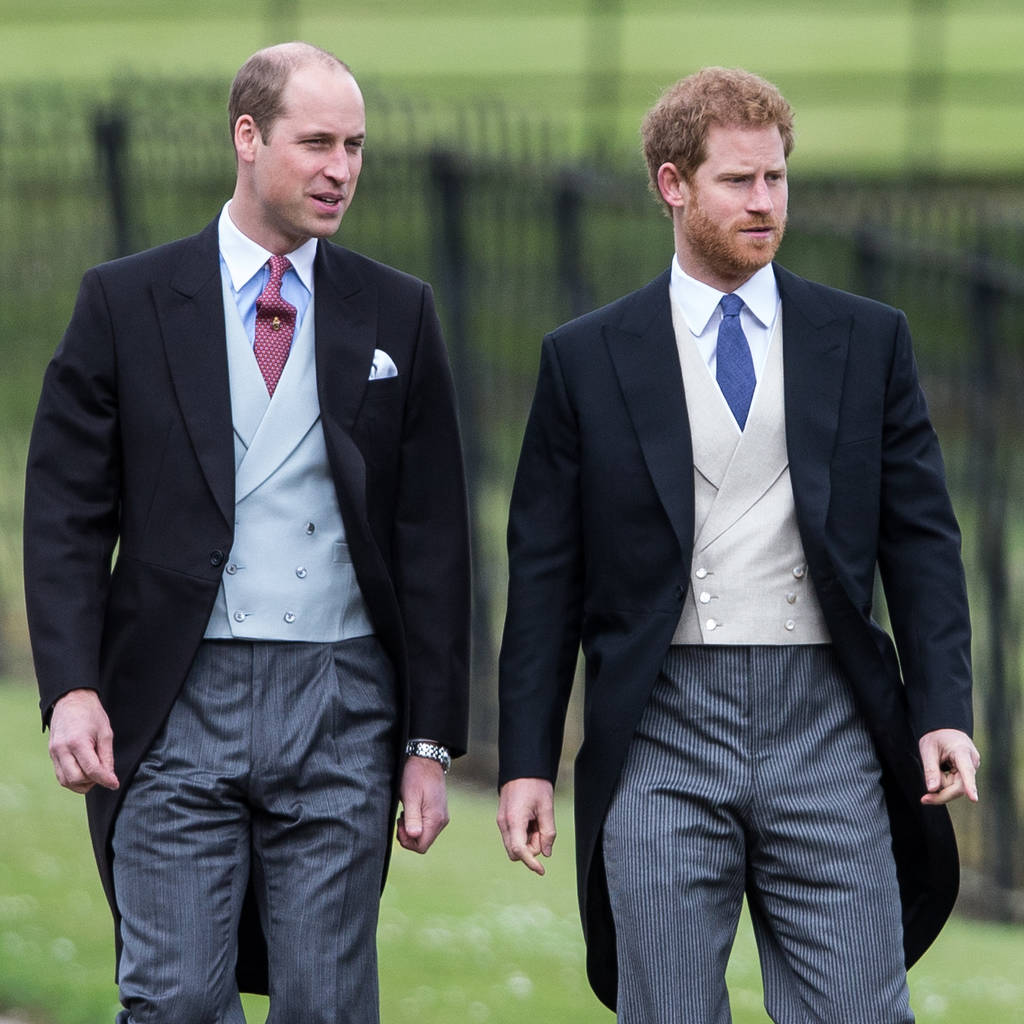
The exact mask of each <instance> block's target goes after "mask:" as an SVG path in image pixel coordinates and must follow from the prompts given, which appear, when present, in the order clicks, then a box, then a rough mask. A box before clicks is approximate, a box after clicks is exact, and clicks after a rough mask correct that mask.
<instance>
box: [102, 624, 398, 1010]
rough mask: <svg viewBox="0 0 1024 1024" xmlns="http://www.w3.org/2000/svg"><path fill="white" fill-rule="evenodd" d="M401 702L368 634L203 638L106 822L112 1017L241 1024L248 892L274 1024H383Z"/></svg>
mask: <svg viewBox="0 0 1024 1024" xmlns="http://www.w3.org/2000/svg"><path fill="white" fill-rule="evenodd" d="M395 714H396V695H395V683H394V674H393V670H392V667H391V663H390V661H389V659H388V657H387V655H386V654H385V653H384V650H383V648H381V646H380V643H379V642H378V640H377V639H376V637H372V636H371V637H359V638H357V639H354V640H346V641H343V642H341V643H337V644H312V643H274V642H258V643H246V642H237V641H216V640H215V641H207V642H205V643H204V644H203V645H202V646H201V647H200V649H199V653H198V655H197V656H196V659H195V662H194V663H193V665H192V669H191V671H190V673H189V676H188V678H187V680H186V682H185V685H184V687H183V689H182V692H181V694H180V696H179V697H178V700H177V702H176V703H175V705H174V707H173V708H172V710H171V714H170V716H169V718H168V720H167V724H166V726H165V728H164V730H163V732H162V733H161V735H160V736H159V737H158V738H157V740H156V742H155V743H154V745H153V747H152V749H151V750H150V751H149V753H148V755H147V756H146V758H145V759H144V761H143V763H142V765H141V766H140V768H139V771H138V773H137V774H136V776H135V778H134V779H133V780H132V783H131V786H130V788H129V789H128V792H127V794H126V795H125V801H124V806H123V807H122V809H121V812H120V814H119V816H118V819H117V824H116V826H115V830H114V843H113V845H114V885H115V891H116V893H117V902H118V907H119V909H120V911H121V913H122V916H123V920H122V925H121V937H122V939H123V940H124V952H123V954H122V956H121V962H120V969H119V976H118V984H119V987H120V993H121V1001H122V1003H123V1004H124V1005H125V1007H126V1010H125V1011H123V1012H122V1013H121V1014H120V1015H119V1016H118V1018H117V1019H118V1022H119V1024H122V1022H123V1024H244V1022H245V1017H244V1016H243V1014H242V1006H241V1002H240V1000H239V996H238V989H237V987H236V985H235V977H234V968H235V960H236V956H237V950H238V946H237V927H238V915H239V912H240V909H241V903H242V897H243V895H244V893H245V889H246V886H247V884H248V883H249V879H250V872H251V875H252V879H253V882H254V884H255V892H256V896H257V901H258V903H259V909H260V915H261V918H262V922H263V930H264V934H265V935H266V937H267V945H268V949H269V955H270V1016H269V1017H268V1022H269V1024H295V1022H298V1021H302V1022H303V1024H314V1022H315V1024H375V1022H377V1021H378V1020H379V1009H378V989H377V957H376V942H375V936H376V925H377V908H378V900H379V895H380V880H381V873H382V870H383V863H384V854H385V850H386V847H387V842H388V831H389V823H388V814H389V809H390V790H391V772H392V766H393V760H394V737H393V729H394V728H395Z"/></svg>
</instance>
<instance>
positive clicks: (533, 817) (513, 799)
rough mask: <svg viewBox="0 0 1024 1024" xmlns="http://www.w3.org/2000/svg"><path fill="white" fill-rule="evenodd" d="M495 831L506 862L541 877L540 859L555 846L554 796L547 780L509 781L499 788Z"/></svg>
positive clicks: (548, 854)
mask: <svg viewBox="0 0 1024 1024" xmlns="http://www.w3.org/2000/svg"><path fill="white" fill-rule="evenodd" d="M498 828H499V829H500V831H501V839H502V842H504V844H505V851H506V853H508V859H509V860H521V861H522V862H523V863H524V864H525V865H526V866H527V867H528V868H529V869H530V870H531V871H535V872H536V873H537V874H538V875H543V874H544V865H543V864H541V862H540V860H539V858H540V857H541V856H544V857H550V856H551V850H552V847H553V846H554V845H555V834H556V833H555V794H554V787H553V786H552V785H551V783H550V782H548V780H547V779H512V780H511V781H510V782H506V783H505V785H504V786H502V787H501V794H500V797H499V800H498Z"/></svg>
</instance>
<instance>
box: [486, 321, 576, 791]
mask: <svg viewBox="0 0 1024 1024" xmlns="http://www.w3.org/2000/svg"><path fill="white" fill-rule="evenodd" d="M579 443H580V442H579V431H578V427H577V420H576V417H575V415H574V413H573V409H572V406H571V403H570V400H569V395H568V393H567V389H566V384H565V380H564V377H563V373H562V368H561V366H560V364H559V358H558V352H557V349H556V346H555V342H554V340H553V339H552V338H551V337H548V338H546V339H545V341H544V345H543V347H542V350H541V364H540V373H539V377H538V382H537V389H536V393H535V395H534V399H533V406H532V409H531V411H530V416H529V420H528V422H527V426H526V433H525V436H524V438H523V445H522V451H521V454H520V457H519V467H518V469H517V471H516V479H515V486H514V488H513V493H512V502H511V507H510V513H509V525H508V557H509V587H508V608H507V614H506V619H505V631H504V636H503V639H502V645H501V659H500V670H499V691H500V740H499V760H500V764H499V782H500V783H501V784H504V783H505V782H507V781H509V780H510V779H516V778H525V777H533V778H546V779H549V780H551V781H552V782H554V780H555V777H556V775H557V772H558V762H559V757H560V755H561V749H562V737H563V732H564V727H565V716H566V708H567V706H568V702H569V695H570V692H571V689H572V684H573V678H574V675H575V668H576V661H577V656H578V652H579V645H580V633H581V627H582V608H583V599H582V592H583V536H582V521H581V514H580V513H581V502H580V452H579Z"/></svg>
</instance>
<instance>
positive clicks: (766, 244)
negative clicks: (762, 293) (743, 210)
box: [682, 188, 786, 282]
mask: <svg viewBox="0 0 1024 1024" xmlns="http://www.w3.org/2000/svg"><path fill="white" fill-rule="evenodd" d="M682 228H683V232H684V237H685V240H686V243H687V246H688V248H689V251H690V252H691V253H693V254H694V255H695V256H696V257H697V258H698V259H700V261H701V262H702V263H703V264H704V266H705V267H706V268H707V269H708V270H710V271H711V272H712V274H713V276H714V277H715V278H719V279H724V280H738V281H741V282H742V281H745V280H746V279H747V278H748V277H750V276H751V275H752V274H754V273H756V272H757V271H758V270H760V269H761V268H762V267H763V266H766V265H767V264H769V263H771V261H772V260H773V259H774V258H775V253H776V252H777V251H778V248H779V245H780V244H781V242H782V236H783V235H784V234H785V232H786V218H785V217H783V218H782V219H781V220H779V218H777V217H756V216H748V217H745V218H744V220H743V222H742V223H740V224H730V225H727V226H722V225H721V224H719V223H717V222H716V221H714V220H713V219H712V218H711V217H709V216H708V214H707V213H706V212H705V210H704V207H703V206H702V205H701V201H700V191H699V190H698V189H696V188H693V189H692V192H691V199H690V202H689V203H687V205H686V209H685V210H684V212H683V222H682ZM750 229H760V230H765V229H767V230H769V231H770V234H768V235H767V236H764V235H753V234H744V232H745V231H748V230H750Z"/></svg>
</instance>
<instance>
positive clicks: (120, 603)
mask: <svg viewBox="0 0 1024 1024" xmlns="http://www.w3.org/2000/svg"><path fill="white" fill-rule="evenodd" d="M218 259H219V257H218V235H217V223H216V221H215V222H214V223H212V224H210V225H209V226H208V227H207V228H206V229H205V230H204V231H203V232H202V233H201V234H199V235H197V236H195V237H192V238H187V239H184V240H182V241H178V242H174V243H171V244H169V245H166V246H161V247H159V248H157V249H154V250H150V251H148V252H145V253H141V254H138V255H135V256H130V257H128V258H126V259H122V260H118V261H115V262H113V263H109V264H105V265H103V266H100V267H97V268H94V269H92V270H90V271H89V272H88V273H87V274H86V275H85V277H84V279H83V282H82V286H81V290H80V293H79V296H78V301H77V304H76V306H75V310H74V314H73V316H72V319H71V322H70V324H69V326H68V329H67V332H66V333H65V335H64V338H63V340H62V342H61V344H60V347H59V348H58V350H57V352H56V355H55V356H54V358H53V361H52V362H51V364H50V366H49V368H48V370H47V373H46V377H45V381H44V384H43V391H42V397H41V399H40V403H39V408H38V412H37V415H36V420H35V426H34V428H33V433H32V440H31V445H30V449H29V457H28V471H27V486H26V502H25V530H24V536H25V584H26V596H27V607H28V616H29V626H30V633H31V639H32V647H33V655H34V659H35V666H36V675H37V678H38V682H39V689H40V697H41V702H40V703H41V706H42V708H43V709H44V714H45V711H46V709H48V708H50V707H51V706H52V704H53V703H54V701H56V700H57V698H58V697H60V696H61V695H62V694H63V693H65V692H66V691H68V690H70V689H73V688H76V687H90V688H93V689H96V690H97V691H98V692H99V694H100V697H101V699H102V701H103V705H104V707H105V708H106V710H107V713H108V714H109V716H110V719H111V724H112V727H113V731H114V743H115V770H116V772H117V774H118V777H119V778H120V780H121V790H120V791H119V792H118V793H112V792H110V791H108V790H104V789H100V788H99V787H97V788H95V789H93V790H92V791H91V792H90V793H89V795H88V797H87V804H88V810H89V822H90V830H91V833H92V840H93V847H94V851H95V854H96V859H97V863H98V865H99V868H100V874H101V877H102V878H103V882H104V886H105V888H106V891H107V896H108V899H109V901H110V904H111V907H112V909H113V911H114V914H115V919H116V916H117V907H116V902H115V899H114V892H113V885H112V880H111V865H110V846H109V843H110V837H111V832H112V828H113V823H114V819H115V816H116V813H117V808H118V805H119V802H120V794H121V793H123V792H124V791H125V789H126V788H127V785H128V784H129V783H130V781H131V778H132V775H133V773H134V771H135V769H136V766H137V765H138V763H139V761H140V759H141V758H142V756H143V755H144V753H145V752H146V750H147V749H148V748H149V746H150V744H151V743H152V741H153V739H154V737H155V736H156V734H157V733H158V731H159V730H160V728H161V726H162V724H163V722H164V720H165V719H166V717H167V714H168V711H169V710H170V708H171V705H172V704H173V703H174V700H175V697H176V696H177V693H178V691H179V688H180V687H181V684H182V682H183V680H184V678H185V675H186V673H187V671H188V668H189V666H190V664H191V662H192V659H193V656H194V654H195V652H196V649H197V647H198V645H199V643H200V642H201V640H202V637H203V633H204V631H205V628H206V625H207V622H208V620H209V616H210V612H211V609H212V606H213V602H214V599H215V597H216V593H217V589H218V586H219V582H220V576H221V572H222V571H223V568H224V564H225V560H226V555H227V553H228V551H229V550H230V549H231V544H232V533H233V522H234V478H235V470H234V455H233V440H232V424H231V400H230V392H229V385H228V362H227V349H226V341H225V327H224V308H223V297H222V288H221V275H220V270H219V263H218ZM314 282H315V289H314V303H315V306H314V311H315V317H316V367H317V381H316V383H317V389H318V394H319V400H320V409H321V417H322V423H323V430H324V435H325V437H326V442H327V451H328V456H329V459H330V465H331V470H332V473H333V476H334V480H335V486H336V490H337V495H338V501H339V504H340V506H341V512H342V517H343V519H344V523H345V529H346V534H347V540H348V543H349V546H350V550H351V553H352V561H353V563H354V566H355V570H356V575H357V578H358V580H359V584H360V587H361V589H362V592H363V596H364V598H365V600H366V604H367V607H368V608H369V611H370V615H371V618H372V620H373V623H374V627H375V630H376V632H377V634H378V636H379V638H380V640H381V642H382V643H383V645H384V647H385V649H386V650H387V652H388V654H389V655H390V657H391V660H392V661H393V663H394V665H395V668H396V672H397V677H398V681H399V692H400V694H401V706H400V707H399V708H398V712H399V720H400V723H401V729H400V730H399V733H400V735H398V736H397V737H396V740H402V741H403V742H404V738H405V737H406V736H408V735H409V734H410V730H411V733H412V734H414V735H417V736H426V737H430V738H431V739H434V740H437V741H438V742H441V743H444V744H446V745H448V746H449V747H450V748H452V751H453V753H455V754H456V755H457V754H459V753H461V752H463V751H464V749H465V745H466V733H467V686H468V617H469V581H468V580H469V555H468V530H467V515H466V499H465V486H464V479H463V471H462V462H461V452H460V445H459V437H458V427H457V422H456V415H455V403H454V395H453V390H452V385H451V378H450V373H449V368H448V362H447V356H446V353H445V349H444V343H443V341H442V338H441V331H440V326H439V323H438V320H437V316H436V313H435V311H434V305H433V297H432V294H431V291H430V288H429V286H427V285H425V284H424V283H423V282H421V281H418V280H416V279H414V278H412V277H409V276H408V275H406V274H402V273H400V272H398V271H396V270H393V269H391V268H389V267H386V266H383V265H382V264H379V263H375V262H373V261H372V260H369V259H366V258H365V257H362V256H359V255H357V254H355V253H352V252H349V251H347V250H345V249H342V248H339V247H338V246H335V245H332V244H330V243H328V242H321V243H320V244H319V246H318V249H317V254H316V261H315V265H314ZM375 348H380V349H383V350H384V351H386V352H387V353H388V354H389V355H390V356H391V358H392V359H393V360H394V362H395V364H396V366H397V368H398V375H397V376H396V377H393V378H388V379H386V380H382V381H376V382H374V383H373V384H372V386H370V387H368V386H367V380H368V377H369V374H370V366H371V360H372V357H373V351H374V349H375ZM115 543H116V544H117V557H116V564H115V565H114V568H113V571H112V572H111V569H110V565H111V556H112V553H113V552H114V548H115ZM400 759H401V747H400V746H397V745H396V750H395V765H396V776H395V779H396V786H397V777H398V773H397V769H398V766H399V764H400ZM391 799H392V801H393V803H394V800H395V799H396V794H395V793H394V792H393V793H392V794H391ZM382 881H383V880H382ZM251 924H252V922H251V921H250V922H248V923H247V926H246V927H245V928H244V929H243V932H242V936H241V938H242V944H243V945H242V953H241V956H240V964H239V974H240V979H241V981H242V983H243V985H244V986H246V987H249V988H252V989H253V990H256V991H259V990H261V988H262V985H263V984H264V980H263V970H264V963H263V960H264V957H263V956H262V955H261V954H262V950H261V946H260V943H261V941H262V940H261V937H260V935H259V933H258V925H257V926H256V927H255V928H252V927H249V925H251Z"/></svg>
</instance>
